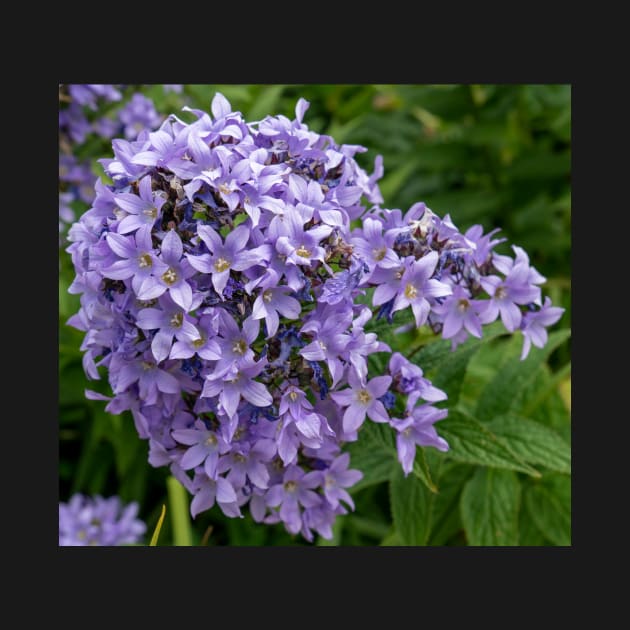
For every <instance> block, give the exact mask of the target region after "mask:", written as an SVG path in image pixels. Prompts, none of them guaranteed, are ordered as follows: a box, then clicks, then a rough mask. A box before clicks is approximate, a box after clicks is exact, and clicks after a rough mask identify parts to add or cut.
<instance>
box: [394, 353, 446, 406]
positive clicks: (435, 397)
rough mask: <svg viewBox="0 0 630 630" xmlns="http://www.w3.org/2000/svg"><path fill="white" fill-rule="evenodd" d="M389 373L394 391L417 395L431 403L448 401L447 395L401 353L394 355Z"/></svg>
mask: <svg viewBox="0 0 630 630" xmlns="http://www.w3.org/2000/svg"><path fill="white" fill-rule="evenodd" d="M389 372H390V374H391V375H392V379H393V381H392V389H394V390H395V391H397V392H400V393H401V394H408V395H411V394H414V393H417V394H418V395H419V396H420V397H422V398H424V400H428V401H430V402H438V401H440V400H446V394H445V393H444V392H443V391H442V390H441V389H438V388H437V387H435V386H434V385H432V384H431V382H430V381H429V380H428V379H426V378H424V376H423V372H422V368H421V367H420V366H418V365H415V364H414V363H411V361H409V360H408V359H406V358H405V357H404V356H403V355H402V354H400V352H394V354H392V356H391V359H390V360H389Z"/></svg>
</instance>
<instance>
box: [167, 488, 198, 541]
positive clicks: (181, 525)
mask: <svg viewBox="0 0 630 630" xmlns="http://www.w3.org/2000/svg"><path fill="white" fill-rule="evenodd" d="M166 488H167V490H168V502H169V505H170V508H171V522H172V525H173V544H174V545H177V546H180V547H190V546H192V544H193V537H192V525H191V523H190V512H189V509H188V492H187V491H186V488H184V486H182V484H181V483H179V481H177V479H175V477H169V478H168V479H167V480H166Z"/></svg>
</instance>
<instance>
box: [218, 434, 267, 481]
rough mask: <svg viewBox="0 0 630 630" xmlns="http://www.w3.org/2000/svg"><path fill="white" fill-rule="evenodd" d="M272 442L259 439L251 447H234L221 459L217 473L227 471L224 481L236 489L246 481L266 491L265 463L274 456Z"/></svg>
mask: <svg viewBox="0 0 630 630" xmlns="http://www.w3.org/2000/svg"><path fill="white" fill-rule="evenodd" d="M276 450H277V447H276V443H275V442H274V440H271V439H265V438H261V439H259V440H257V441H256V442H254V443H253V444H251V445H249V444H248V445H244V446H243V445H238V446H236V445H235V446H234V448H233V450H232V452H231V453H229V454H228V455H226V456H225V457H222V458H221V461H220V462H219V469H218V470H219V473H223V472H225V471H227V470H229V472H228V474H227V476H226V479H227V480H228V481H229V482H230V483H231V484H232V485H233V486H234V487H236V488H242V487H243V486H245V485H246V483H247V480H248V479H249V481H250V482H251V483H252V484H253V485H254V486H256V487H257V488H260V489H261V490H266V489H267V488H268V487H269V471H268V470H267V463H268V462H270V461H271V459H272V458H273V457H274V455H275V454H276Z"/></svg>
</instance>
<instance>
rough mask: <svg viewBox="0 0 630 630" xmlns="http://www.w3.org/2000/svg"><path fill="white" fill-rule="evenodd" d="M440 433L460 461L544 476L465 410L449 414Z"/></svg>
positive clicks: (452, 454)
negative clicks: (464, 411)
mask: <svg viewBox="0 0 630 630" xmlns="http://www.w3.org/2000/svg"><path fill="white" fill-rule="evenodd" d="M438 432H439V434H440V435H441V436H442V437H443V438H444V439H445V440H446V441H447V442H448V443H449V446H450V449H449V451H448V454H449V456H450V457H452V458H453V459H454V460H456V461H459V462H466V463H468V464H481V465H482V466H491V467H493V468H505V469H507V470H518V471H520V472H524V473H527V474H528V475H531V476H533V477H540V473H539V472H538V471H537V470H536V469H534V468H532V467H531V466H530V465H529V464H528V463H527V462H525V461H524V460H523V459H522V458H521V457H520V456H519V455H518V454H517V453H515V452H514V450H512V449H511V448H510V447H509V445H508V444H507V443H506V442H505V440H503V439H502V438H500V437H498V436H497V435H495V434H494V433H493V432H492V431H490V429H488V428H487V427H486V426H484V425H483V424H481V423H480V422H478V421H477V420H475V418H473V417H472V416H469V415H468V414H466V413H463V412H462V411H458V410H456V409H453V410H452V411H449V414H448V416H447V417H446V418H445V419H444V420H441V421H440V423H439V425H438Z"/></svg>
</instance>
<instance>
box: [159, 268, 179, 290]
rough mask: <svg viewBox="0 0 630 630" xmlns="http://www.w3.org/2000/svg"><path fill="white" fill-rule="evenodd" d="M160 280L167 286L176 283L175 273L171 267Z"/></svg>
mask: <svg viewBox="0 0 630 630" xmlns="http://www.w3.org/2000/svg"><path fill="white" fill-rule="evenodd" d="M162 280H164V282H165V283H166V284H168V285H169V286H171V285H172V284H175V283H176V282H177V272H176V271H175V269H173V268H172V267H169V268H168V269H167V270H166V271H165V272H164V273H163V274H162Z"/></svg>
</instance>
